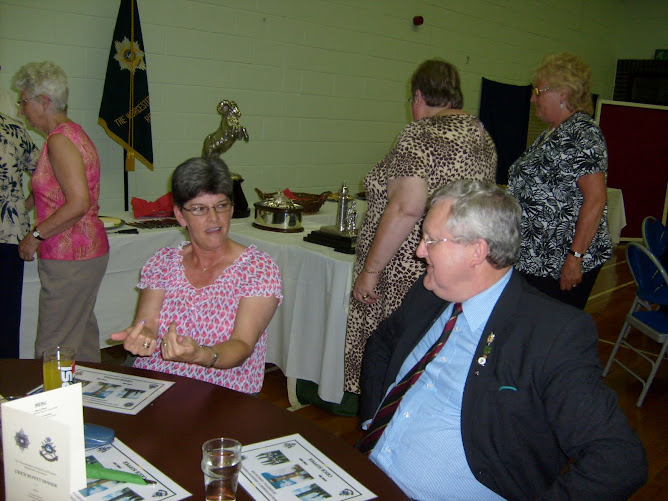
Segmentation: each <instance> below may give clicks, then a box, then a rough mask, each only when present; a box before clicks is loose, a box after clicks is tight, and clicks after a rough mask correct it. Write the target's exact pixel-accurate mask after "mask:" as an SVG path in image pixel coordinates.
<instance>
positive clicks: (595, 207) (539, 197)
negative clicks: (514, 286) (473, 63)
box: [508, 53, 612, 309]
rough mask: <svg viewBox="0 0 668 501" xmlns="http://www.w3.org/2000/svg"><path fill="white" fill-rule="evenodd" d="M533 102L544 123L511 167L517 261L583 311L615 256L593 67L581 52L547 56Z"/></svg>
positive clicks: (520, 267)
mask: <svg viewBox="0 0 668 501" xmlns="http://www.w3.org/2000/svg"><path fill="white" fill-rule="evenodd" d="M533 80H534V89H533V93H532V96H531V100H532V101H533V102H534V103H535V104H536V116H537V117H538V118H540V119H541V120H543V121H544V122H546V123H547V124H548V125H549V127H548V129H547V130H545V131H544V132H543V133H542V134H541V135H540V137H538V139H536V141H535V142H534V143H533V144H532V145H531V147H529V149H528V150H527V151H526V152H524V154H523V155H522V156H521V157H520V158H519V159H518V160H517V161H516V162H515V163H514V164H513V165H512V166H511V167H510V171H509V184H508V191H509V192H510V193H511V194H512V195H513V196H514V197H515V198H516V199H517V200H518V202H519V203H520V206H521V207H522V249H521V255H520V260H519V262H518V263H517V265H516V268H517V270H519V271H520V272H521V273H522V274H523V275H524V276H525V277H526V278H527V280H528V281H529V282H530V283H531V284H532V285H534V286H535V287H537V288H538V289H540V290H541V291H543V292H545V293H546V294H548V295H550V296H552V297H554V298H556V299H559V300H561V301H563V302H565V303H568V304H572V305H573V306H576V307H578V308H581V309H583V308H584V306H585V304H586V303H587V298H588V297H589V294H590V292H591V289H592V287H593V285H594V282H595V280H596V276H597V275H598V273H599V271H600V270H601V267H602V266H603V264H604V263H605V262H606V261H607V260H608V259H610V256H611V255H612V241H611V240H610V232H609V231H608V218H607V208H606V177H607V169H608V152H607V148H606V145H605V140H604V138H603V134H602V133H601V129H599V127H598V126H597V125H596V123H595V122H594V121H593V120H592V118H591V113H592V101H591V93H590V89H591V71H590V69H589V67H588V66H587V65H586V64H585V62H584V61H583V60H582V59H581V58H580V57H578V56H575V55H573V54H568V53H561V54H554V55H549V56H546V57H545V58H544V59H543V61H542V62H541V64H540V66H539V67H538V69H537V70H536V72H535V73H534V79H533Z"/></svg>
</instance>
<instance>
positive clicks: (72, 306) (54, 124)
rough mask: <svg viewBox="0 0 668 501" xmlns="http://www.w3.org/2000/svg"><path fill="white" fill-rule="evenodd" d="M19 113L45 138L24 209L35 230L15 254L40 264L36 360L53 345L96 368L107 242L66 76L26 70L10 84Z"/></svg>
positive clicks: (94, 158) (95, 177)
mask: <svg viewBox="0 0 668 501" xmlns="http://www.w3.org/2000/svg"><path fill="white" fill-rule="evenodd" d="M14 86H15V87H16V89H17V90H19V91H20V93H21V100H20V101H19V104H20V113H21V114H23V115H25V117H26V118H27V119H28V122H29V124H30V125H31V126H32V127H34V128H36V129H38V130H40V131H42V132H43V133H44V134H45V135H46V141H45V143H44V147H43V148H42V151H41V155H40V158H39V160H38V162H37V168H36V169H35V173H34V174H33V177H32V180H31V183H30V185H31V188H32V194H31V195H30V196H29V197H28V200H27V204H26V205H28V207H32V206H34V207H35V216H36V217H35V226H34V227H33V229H32V230H31V231H29V232H28V234H27V235H26V236H25V237H24V238H23V240H21V243H20V244H19V254H20V256H21V258H23V259H24V260H26V261H32V260H33V259H34V258H35V253H37V255H38V257H39V262H38V271H39V278H40V281H41V284H42V288H41V290H40V296H39V319H38V324H37V337H36V340H35V357H36V358H37V357H41V355H42V352H43V351H44V350H45V349H46V348H48V347H50V346H55V345H67V346H72V347H73V348H74V349H75V351H76V359H77V361H99V360H100V345H99V331H98V326H97V319H96V318H95V314H94V313H93V308H94V307H95V300H96V298H97V292H98V290H99V288H100V283H101V282H102V277H103V276H104V272H105V270H106V268H107V261H108V259H109V242H108V240H107V234H106V232H105V230H104V226H103V225H102V223H101V222H100V220H99V219H98V217H97V214H98V210H99V205H98V198H99V195H100V159H99V157H98V154H97V150H96V148H95V145H94V144H93V142H92V141H91V139H90V138H89V137H88V135H87V134H86V133H85V132H84V130H83V129H82V128H81V126H80V125H78V124H76V123H74V122H72V121H71V120H70V119H69V118H67V113H66V109H67V97H68V94H69V90H68V87H67V76H66V75H65V72H64V71H63V70H62V68H60V67H59V66H57V65H56V64H54V63H52V62H50V61H45V62H42V63H29V64H26V65H25V66H23V67H21V68H20V69H19V71H18V72H17V73H16V75H15V76H14Z"/></svg>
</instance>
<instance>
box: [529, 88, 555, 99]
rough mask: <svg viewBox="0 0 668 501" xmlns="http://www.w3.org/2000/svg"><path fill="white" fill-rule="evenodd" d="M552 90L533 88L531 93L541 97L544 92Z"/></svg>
mask: <svg viewBox="0 0 668 501" xmlns="http://www.w3.org/2000/svg"><path fill="white" fill-rule="evenodd" d="M550 89H551V87H543V88H542V89H539V88H538V87H531V93H532V94H533V95H534V96H536V97H539V96H540V95H541V94H542V93H543V92H547V91H548V90H550Z"/></svg>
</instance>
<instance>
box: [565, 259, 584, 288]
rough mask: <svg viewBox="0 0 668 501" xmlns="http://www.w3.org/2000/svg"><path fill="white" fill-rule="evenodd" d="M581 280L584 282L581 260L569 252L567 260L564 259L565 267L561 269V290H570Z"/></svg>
mask: <svg viewBox="0 0 668 501" xmlns="http://www.w3.org/2000/svg"><path fill="white" fill-rule="evenodd" d="M580 282H582V263H581V260H580V259H578V258H577V257H575V256H573V255H572V254H568V256H566V261H564V267H563V268H562V269H561V281H560V286H561V290H562V291H569V290H571V289H572V288H573V287H575V286H577V285H578V284H579V283H580Z"/></svg>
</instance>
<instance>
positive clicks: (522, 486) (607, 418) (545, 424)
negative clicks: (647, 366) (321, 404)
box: [359, 180, 647, 501]
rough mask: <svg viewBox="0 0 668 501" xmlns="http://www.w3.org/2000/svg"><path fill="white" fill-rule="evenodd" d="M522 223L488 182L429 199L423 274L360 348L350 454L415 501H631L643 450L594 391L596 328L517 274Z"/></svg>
mask: <svg viewBox="0 0 668 501" xmlns="http://www.w3.org/2000/svg"><path fill="white" fill-rule="evenodd" d="M520 217H521V216H520V209H519V207H518V206H517V203H516V202H515V200H514V199H513V198H512V197H510V196H509V195H507V194H506V193H505V192H504V191H503V190H501V189H499V188H497V187H496V186H494V185H491V184H488V183H481V182H477V181H468V180H461V181H457V182H455V183H451V184H449V185H447V186H445V187H443V188H441V189H440V190H437V192H435V193H434V195H433V196H432V200H431V206H430V209H429V212H428V214H427V217H426V219H425V221H424V226H423V234H424V236H423V239H422V241H421V242H420V245H419V247H418V251H417V255H418V256H419V257H421V258H424V259H425V260H426V262H427V272H426V274H425V275H424V276H423V278H422V279H420V280H418V281H417V282H416V283H415V285H414V286H413V288H412V289H411V291H410V292H409V293H408V295H407V296H406V298H405V299H404V302H403V304H402V305H401V307H400V308H399V309H398V310H397V311H396V312H395V313H394V314H393V315H392V316H390V317H389V318H388V319H387V320H386V321H384V322H383V323H381V324H380V326H379V327H378V329H377V331H376V332H375V333H374V334H373V335H372V336H371V337H370V338H369V341H368V343H367V346H366V352H365V354H364V360H363V366H362V377H361V388H362V394H361V401H360V405H361V409H360V410H361V418H362V421H363V422H364V423H365V427H368V429H369V434H368V435H367V437H365V439H363V440H362V441H361V442H360V444H359V447H360V449H361V450H362V451H364V452H368V453H369V454H370V459H371V460H372V461H373V462H374V463H376V464H377V465H378V466H379V467H380V468H381V469H382V470H383V471H385V472H386V473H387V474H388V475H389V476H390V477H391V478H392V479H393V480H394V481H395V482H396V483H397V484H398V485H399V486H400V487H401V488H402V489H403V490H404V491H405V492H406V494H407V495H408V496H410V497H411V498H414V499H419V500H423V501H429V500H458V499H461V500H471V499H476V500H500V499H513V500H514V499H517V500H525V499H527V500H528V499H531V500H533V499H546V500H547V499H550V500H553V499H554V500H556V499H572V500H578V501H583V500H604V499H605V500H606V501H609V500H616V499H619V500H622V499H627V498H628V497H629V496H630V495H631V494H632V493H633V492H635V490H637V489H638V488H639V487H640V486H642V485H643V484H644V482H645V481H646V477H647V460H646V457H645V452H644V449H643V447H642V444H641V443H640V440H639V439H638V437H637V436H636V434H635V433H634V432H633V431H632V430H631V428H630V426H629V423H628V421H627V419H626V417H625V416H624V415H623V413H622V412H621V410H620V409H619V407H618V406H617V401H616V396H615V394H614V393H613V392H612V391H611V390H609V389H608V388H607V387H606V386H605V385H604V384H603V383H602V381H601V371H602V367H601V363H600V358H599V354H598V348H597V332H596V326H595V325H594V322H593V320H592V318H591V317H590V316H589V315H587V314H586V313H583V312H581V311H579V310H577V309H575V308H572V307H570V306H568V305H565V304H562V303H560V302H558V301H555V300H553V299H551V298H549V297H548V296H545V295H543V294H542V293H540V292H538V291H537V290H536V289H534V288H532V287H531V286H529V285H528V284H527V283H526V282H525V281H524V279H523V278H522V277H521V276H520V274H519V273H516V272H513V269H512V265H513V263H515V261H516V260H517V258H518V255H519V244H520ZM455 303H457V304H455ZM460 303H461V308H462V310H463V311H462V313H461V314H459V315H457V312H458V311H459V304H460ZM444 340H445V342H444ZM441 345H442V347H440V346H441ZM438 350H440V351H438ZM435 352H436V353H435ZM420 364H421V365H422V367H421V368H420V371H418V372H415V371H414V366H420ZM422 371H423V372H422ZM406 388H408V389H407V390H406ZM379 409H380V410H379ZM374 416H375V418H374ZM388 421H389V424H386V423H388Z"/></svg>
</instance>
